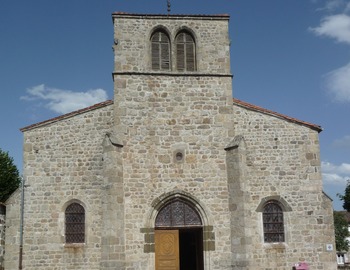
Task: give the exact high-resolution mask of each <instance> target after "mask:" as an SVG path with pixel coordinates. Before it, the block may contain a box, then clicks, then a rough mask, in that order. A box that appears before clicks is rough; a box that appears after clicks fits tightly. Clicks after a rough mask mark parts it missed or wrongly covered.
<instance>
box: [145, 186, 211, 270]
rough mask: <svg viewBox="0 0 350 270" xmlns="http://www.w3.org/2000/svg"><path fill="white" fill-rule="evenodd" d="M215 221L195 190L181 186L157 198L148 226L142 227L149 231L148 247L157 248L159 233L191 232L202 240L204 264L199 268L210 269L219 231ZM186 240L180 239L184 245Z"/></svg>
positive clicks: (148, 249)
mask: <svg viewBox="0 0 350 270" xmlns="http://www.w3.org/2000/svg"><path fill="white" fill-rule="evenodd" d="M211 224H212V223H211V219H210V217H209V215H208V211H207V210H206V208H205V206H204V205H203V204H202V203H200V202H199V200H198V199H197V198H195V197H194V196H192V195H191V194H189V193H187V192H184V191H179V190H176V191H172V192H169V193H166V194H163V195H162V196H159V197H158V198H156V199H155V200H153V202H152V204H151V210H150V212H149V215H148V218H147V220H146V226H145V228H143V229H141V232H142V233H144V234H145V237H144V239H145V245H144V251H145V253H155V252H156V248H155V242H156V241H155V237H158V236H157V235H156V234H158V235H159V233H160V232H161V233H164V232H167V231H168V232H174V231H178V233H179V237H180V238H181V239H184V237H187V236H188V237H192V238H194V239H195V241H200V244H198V245H200V250H201V253H202V255H201V256H202V257H201V260H202V265H200V266H199V267H198V268H197V269H209V261H210V260H209V251H211V250H215V234H214V230H213V226H212V225H211ZM171 237H172V236H171ZM198 239H200V240H198ZM184 241H186V240H181V241H180V243H179V246H180V247H181V242H184ZM182 246H183V245H182ZM158 251H159V249H158ZM180 251H181V250H180ZM156 255H157V254H154V256H155V258H156V257H157V256H156ZM180 256H181V252H180Z"/></svg>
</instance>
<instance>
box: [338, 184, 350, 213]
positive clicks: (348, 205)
mask: <svg viewBox="0 0 350 270" xmlns="http://www.w3.org/2000/svg"><path fill="white" fill-rule="evenodd" d="M337 196H338V198H339V199H340V200H341V201H343V208H344V209H345V210H346V211H348V212H350V179H349V180H348V181H347V184H346V188H345V192H344V195H342V194H339V193H338V194H337Z"/></svg>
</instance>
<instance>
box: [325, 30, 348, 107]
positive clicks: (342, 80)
mask: <svg viewBox="0 0 350 270" xmlns="http://www.w3.org/2000/svg"><path fill="white" fill-rule="evenodd" d="M349 35H350V33H349ZM325 79H326V87H327V90H328V92H329V93H330V94H331V96H332V97H333V98H334V100H335V101H339V102H350V63H348V64H347V65H345V66H343V67H341V68H338V69H335V70H333V71H331V72H329V73H328V74H326V75H325Z"/></svg>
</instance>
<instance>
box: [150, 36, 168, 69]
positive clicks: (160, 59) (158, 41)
mask: <svg viewBox="0 0 350 270" xmlns="http://www.w3.org/2000/svg"><path fill="white" fill-rule="evenodd" d="M151 46H152V48H151V50H152V70H170V66H171V65H170V40H169V37H168V35H167V34H166V33H165V32H163V31H157V32H155V33H153V35H152V37H151Z"/></svg>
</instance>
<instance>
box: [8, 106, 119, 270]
mask: <svg viewBox="0 0 350 270" xmlns="http://www.w3.org/2000/svg"><path fill="white" fill-rule="evenodd" d="M112 127H113V105H112V102H106V103H104V104H103V106H102V105H101V106H95V107H91V108H89V109H85V110H83V111H78V112H76V113H74V114H73V115H72V114H68V115H66V116H61V117H60V118H58V119H52V120H50V121H47V122H44V123H41V124H36V125H35V126H31V127H27V128H25V129H24V130H23V131H24V172H23V174H24V175H23V176H24V178H25V180H26V188H25V192H24V193H25V194H24V205H25V206H24V235H23V239H24V243H23V267H24V269H27V270H38V269H90V270H94V269H96V270H97V269H100V263H101V259H100V258H101V242H102V241H101V237H102V233H103V232H102V230H101V228H102V221H103V207H102V200H103V199H104V198H105V195H104V192H105V191H106V185H105V182H104V176H105V175H104V173H103V167H104V160H103V157H104V156H103V142H104V140H105V138H106V136H108V134H110V133H111V129H112ZM17 199H18V198H17V196H16V195H13V198H10V201H9V205H8V207H9V208H8V210H9V214H10V215H11V216H9V215H8V219H9V222H10V223H9V226H10V229H9V233H8V234H7V235H6V239H7V241H6V254H5V269H17V267H18V252H17V250H18V244H19V239H18V236H19V234H18V231H19V226H18V225H19V223H18V222H17V221H18V219H17V215H19V211H16V209H14V208H15V207H16V204H15V201H16V200H17ZM72 201H78V202H80V203H81V204H82V205H83V206H84V208H85V211H86V242H85V243H84V244H79V245H66V244H65V238H64V211H65V207H66V206H67V205H68V203H69V202H72ZM10 208H11V209H10ZM17 210H18V209H17ZM16 246H17V247H16ZM7 250H8V251H7Z"/></svg>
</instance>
